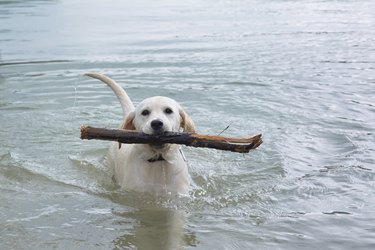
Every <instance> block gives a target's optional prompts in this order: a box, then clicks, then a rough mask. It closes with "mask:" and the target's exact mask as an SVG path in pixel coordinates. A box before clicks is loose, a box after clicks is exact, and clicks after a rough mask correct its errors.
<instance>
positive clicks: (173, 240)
mask: <svg viewBox="0 0 375 250" xmlns="http://www.w3.org/2000/svg"><path fill="white" fill-rule="evenodd" d="M117 215H121V216H122V217H127V218H132V219H134V220H135V223H134V224H135V225H136V226H135V227H134V229H133V230H130V231H129V233H128V234H125V235H123V236H121V237H118V238H117V239H115V240H114V244H115V249H165V250H167V249H183V248H185V247H187V246H196V245H197V240H196V237H195V235H194V233H192V232H189V231H188V230H186V228H185V220H186V214H185V211H178V210H173V209H162V208H151V209H139V210H137V211H134V212H126V213H121V214H118V213H117Z"/></svg>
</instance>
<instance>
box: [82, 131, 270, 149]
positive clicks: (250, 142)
mask: <svg viewBox="0 0 375 250" xmlns="http://www.w3.org/2000/svg"><path fill="white" fill-rule="evenodd" d="M81 139H82V140H84V139H86V140H91V139H96V140H107V141H117V142H120V143H127V144H136V143H138V144H156V145H160V144H165V143H173V144H184V145H186V146H191V147H205V148H214V149H220V150H227V151H232V152H238V153H248V152H249V151H250V150H251V149H255V148H257V147H258V146H259V145H260V144H262V142H263V141H262V135H261V134H259V135H256V136H254V137H251V138H239V139H235V138H226V137H222V136H211V135H201V134H194V133H193V134H191V133H177V132H165V133H163V134H158V135H148V134H144V133H140V132H135V131H132V130H123V129H106V128H94V127H90V126H82V127H81Z"/></svg>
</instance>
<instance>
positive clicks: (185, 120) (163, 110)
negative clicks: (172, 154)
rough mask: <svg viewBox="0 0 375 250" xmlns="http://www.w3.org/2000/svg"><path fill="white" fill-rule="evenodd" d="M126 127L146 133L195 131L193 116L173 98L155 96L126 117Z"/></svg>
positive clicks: (143, 102) (144, 101)
mask: <svg viewBox="0 0 375 250" xmlns="http://www.w3.org/2000/svg"><path fill="white" fill-rule="evenodd" d="M124 128H125V129H129V130H136V131H139V132H143V133H146V134H160V133H163V132H182V131H184V132H194V131H195V126H194V123H193V121H192V120H191V118H190V117H189V116H188V115H187V114H186V113H185V111H184V110H183V109H182V108H181V106H180V105H179V104H178V103H177V102H176V101H175V100H173V99H170V98H168V97H162V96H155V97H151V98H147V99H145V100H143V101H142V102H141V103H140V104H139V105H138V106H137V107H136V109H135V110H134V111H133V112H131V113H130V114H129V115H128V117H127V118H126V121H125V125H124Z"/></svg>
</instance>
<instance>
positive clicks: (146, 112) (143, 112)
mask: <svg viewBox="0 0 375 250" xmlns="http://www.w3.org/2000/svg"><path fill="white" fill-rule="evenodd" d="M141 114H142V115H143V116H148V115H149V114H150V111H149V110H148V109H145V110H143V111H142V113H141Z"/></svg>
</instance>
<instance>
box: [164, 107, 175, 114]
mask: <svg viewBox="0 0 375 250" xmlns="http://www.w3.org/2000/svg"><path fill="white" fill-rule="evenodd" d="M164 112H165V113H166V114H168V115H169V114H172V113H173V110H172V109H170V108H166V109H165V110H164Z"/></svg>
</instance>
